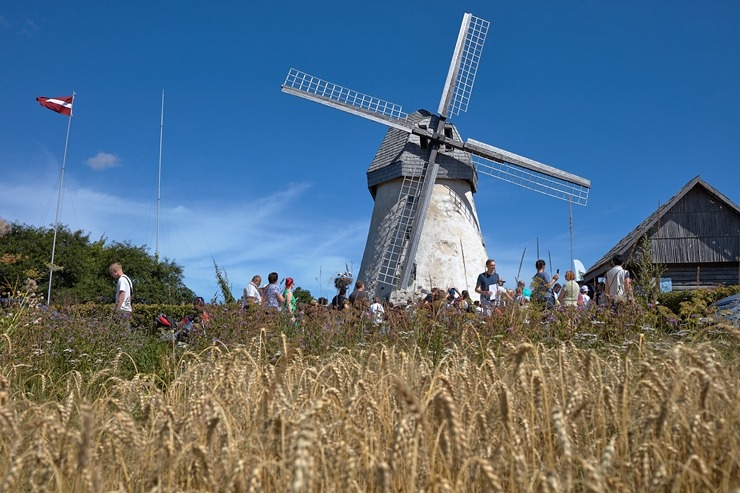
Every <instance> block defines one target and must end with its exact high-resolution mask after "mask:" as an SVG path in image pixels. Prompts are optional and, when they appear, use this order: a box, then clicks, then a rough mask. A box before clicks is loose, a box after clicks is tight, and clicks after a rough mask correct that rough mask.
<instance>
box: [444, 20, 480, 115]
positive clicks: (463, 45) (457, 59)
mask: <svg viewBox="0 0 740 493" xmlns="http://www.w3.org/2000/svg"><path fill="white" fill-rule="evenodd" d="M490 25H491V23H490V22H489V21H487V20H485V19H481V18H480V17H475V16H473V15H472V14H465V16H464V17H463V22H462V25H461V26H460V34H459V35H458V38H457V45H456V46H455V51H454V53H453V55H452V63H451V64H450V70H449V72H448V73H447V80H446V81H445V87H444V89H443V90H442V99H441V100H440V102H439V114H440V115H442V116H443V117H445V118H446V117H448V116H452V115H459V114H460V113H461V112H465V111H468V103H470V96H471V94H472V92H473V84H474V83H475V74H476V73H477V72H478V64H479V63H480V57H481V54H482V53H483V44H484V43H485V42H486V35H487V34H488V28H489V26H490ZM453 81H454V83H453Z"/></svg>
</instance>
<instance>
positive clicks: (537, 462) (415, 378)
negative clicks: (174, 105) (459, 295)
mask: <svg viewBox="0 0 740 493" xmlns="http://www.w3.org/2000/svg"><path fill="white" fill-rule="evenodd" d="M262 349H263V347H262V345H261V342H260V338H255V341H254V342H253V344H252V345H251V346H248V347H244V348H241V349H236V350H231V351H227V350H225V349H221V350H219V349H216V348H212V349H209V350H208V351H205V352H203V353H201V354H200V355H189V356H188V357H187V358H183V359H182V360H181V364H180V365H179V366H178V367H177V368H176V369H175V370H174V371H175V372H176V373H177V377H176V378H175V379H174V380H173V381H172V382H171V383H170V384H167V385H165V386H163V385H162V384H161V382H158V381H157V380H156V378H155V377H153V376H147V375H138V376H137V377H136V378H133V379H131V380H122V379H119V378H114V377H112V376H111V373H110V372H107V371H103V372H99V373H97V374H94V375H90V376H88V377H85V378H83V376H82V375H80V374H79V373H76V372H72V373H70V374H69V376H68V379H67V381H66V382H63V383H60V382H57V384H58V385H59V384H63V385H64V386H65V389H66V395H67V398H66V399H65V400H64V401H63V402H42V403H39V402H37V401H31V400H28V399H26V398H25V397H23V392H22V391H21V389H13V388H12V387H11V385H12V384H11V382H12V381H13V379H12V375H11V373H12V368H8V369H5V370H4V371H3V372H2V373H0V426H2V433H1V434H0V437H1V438H0V492H10V491H57V492H70V491H74V492H101V491H130V492H152V491H168V492H169V491H214V492H215V491H219V492H231V491H233V492H241V491H250V492H251V491H254V492H258V491H265V492H271V491H286V490H287V491H294V492H308V491H341V492H352V491H357V492H365V491H394V492H398V491H403V492H417V491H429V492H434V491H455V492H458V491H486V492H488V491H509V492H514V491H516V492H527V491H537V492H539V491H591V492H613V491H646V492H650V491H660V492H663V491H681V492H700V491H701V492H704V491H732V490H733V488H734V489H737V488H740V405H738V402H740V385H738V381H737V375H738V373H739V370H740V365H738V363H737V361H734V360H731V361H727V358H724V359H721V358H719V357H718V356H717V354H715V352H714V351H713V350H712V348H711V347H710V346H708V345H694V346H687V345H682V344H677V345H675V346H673V347H671V348H670V349H668V350H657V349H648V348H646V347H634V346H633V347H630V348H628V349H627V350H621V349H613V350H611V352H608V351H602V352H599V353H596V352H594V351H592V350H584V349H577V348H575V347H573V346H569V345H563V346H560V347H555V348H546V347H544V346H541V345H532V344H528V343H522V344H519V345H518V346H511V347H508V348H504V350H502V351H500V352H499V353H497V354H507V355H508V356H497V355H494V354H493V353H491V352H490V351H489V352H486V353H485V354H484V355H483V356H482V357H481V355H480V354H478V353H474V352H472V351H469V350H466V349H464V348H460V347H455V348H453V349H452V350H451V351H448V352H447V354H446V355H445V356H444V358H443V359H442V360H441V361H439V362H438V363H437V364H436V365H435V364H433V363H432V362H431V360H430V359H429V358H428V357H426V356H424V355H422V354H419V353H406V352H401V351H400V350H399V349H397V348H396V347H394V346H384V345H375V346H372V347H370V348H365V349H359V350H355V351H352V352H350V351H347V350H340V351H336V352H332V353H327V354H326V355H325V356H323V357H321V358H318V357H316V356H306V355H304V354H303V353H302V352H301V350H300V349H296V348H295V347H291V346H290V345H289V343H288V340H287V339H283V348H282V351H281V356H280V357H279V358H277V359H276V360H273V359H272V358H270V357H267V356H265V355H264V354H263V351H262ZM471 354H475V356H471ZM185 361H188V363H185ZM93 383H94V384H95V389H96V390H95V392H93V391H92V390H91V388H92V387H91V386H92V385H93ZM101 383H102V385H101Z"/></svg>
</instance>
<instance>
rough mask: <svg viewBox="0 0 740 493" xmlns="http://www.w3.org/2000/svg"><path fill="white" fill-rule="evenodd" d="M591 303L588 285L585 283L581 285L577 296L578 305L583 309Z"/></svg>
mask: <svg viewBox="0 0 740 493" xmlns="http://www.w3.org/2000/svg"><path fill="white" fill-rule="evenodd" d="M590 304H591V297H590V296H589V295H588V286H586V285H585V284H584V285H583V286H581V294H580V295H579V296H578V306H582V307H583V308H584V309H585V308H588V305H590Z"/></svg>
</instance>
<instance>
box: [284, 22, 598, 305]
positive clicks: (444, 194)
mask: <svg viewBox="0 0 740 493" xmlns="http://www.w3.org/2000/svg"><path fill="white" fill-rule="evenodd" d="M489 26H490V23H489V22H488V21H486V20H484V19H481V18H479V17H475V16H473V15H472V14H465V15H464V16H463V21H462V25H461V27H460V33H459V35H458V38H457V44H456V46H455V51H454V53H453V55H452V62H451V64H450V69H449V71H448V73H447V79H446V81H445V85H444V89H443V90H442V98H441V100H440V103H439V108H438V111H437V114H432V113H430V112H428V111H425V110H419V111H416V112H414V113H411V114H407V113H404V112H403V109H402V107H401V106H400V105H397V104H394V103H390V102H388V101H384V100H382V99H378V98H376V97H373V96H368V95H366V94H362V93H360V92H357V91H354V90H352V89H347V88H345V87H342V86H339V85H337V84H334V83H331V82H328V81H325V80H322V79H320V78H318V77H314V76H312V75H309V74H307V73H305V72H302V71H300V70H296V69H293V68H291V69H290V70H289V71H288V75H287V77H286V79H285V82H284V83H283V85H282V87H281V89H282V91H283V92H285V93H288V94H292V95H294V96H298V97H302V98H305V99H309V100H311V101H314V102H317V103H320V104H324V105H327V106H330V107H332V108H335V109H339V110H342V111H346V112H348V113H352V114H354V115H357V116H360V117H363V118H367V119H369V120H373V121H375V122H378V123H382V124H384V125H387V126H389V127H390V128H389V130H388V133H387V134H386V137H385V139H384V140H383V143H382V144H381V146H380V149H379V150H378V152H377V154H376V156H375V158H374V159H373V162H372V163H371V165H370V168H369V169H368V172H367V175H368V188H369V189H370V193H371V194H372V195H373V198H374V200H375V206H374V209H373V217H372V219H371V223H370V231H369V233H368V239H367V243H366V245H365V253H364V255H363V258H362V264H361V267H360V272H359V275H358V276H357V278H358V279H362V280H363V281H364V282H365V285H366V289H367V290H368V291H369V292H373V291H374V292H375V294H377V295H378V296H380V297H381V298H388V297H389V296H390V294H391V293H392V292H393V291H394V290H396V289H408V288H412V287H414V286H419V285H422V286H428V287H431V285H435V286H441V287H444V288H446V287H449V286H457V287H460V288H461V289H468V290H472V288H474V286H475V279H476V277H477V274H478V271H479V270H480V269H481V268H482V265H483V263H484V262H485V259H486V258H487V257H488V255H487V253H486V247H485V244H484V242H483V237H482V234H481V231H480V224H479V221H478V214H477V211H476V208H475V204H474V202H473V197H472V195H473V193H475V192H476V191H477V186H478V173H482V174H485V175H490V176H493V177H495V178H499V179H501V180H504V181H506V182H509V183H512V184H514V185H518V186H521V187H524V188H527V189H530V190H533V191H536V192H540V193H543V194H546V195H549V196H551V197H555V198H557V199H561V200H565V201H567V202H569V203H571V204H576V205H582V206H585V205H586V203H587V201H588V193H589V190H590V188H591V183H590V181H589V180H587V179H584V178H581V177H579V176H576V175H573V174H570V173H567V172H565V171H562V170H559V169H557V168H553V167H551V166H548V165H546V164H542V163H539V162H537V161H534V160H531V159H528V158H526V157H522V156H518V155H516V154H513V153H511V152H508V151H505V150H503V149H499V148H496V147H493V146H491V145H488V144H485V143H483V142H479V141H476V140H473V139H467V140H466V141H465V142H463V141H462V138H461V137H460V134H459V133H458V131H457V128H456V127H455V126H454V125H452V124H451V123H450V122H449V121H448V118H449V117H451V116H454V115H458V114H460V113H461V112H465V111H467V108H468V103H469V101H470V96H471V93H472V89H473V83H474V82H475V75H476V72H477V70H478V64H479V61H480V57H481V52H482V50H483V44H484V42H485V38H486V35H487V33H488V28H489ZM430 284H431V285H430Z"/></svg>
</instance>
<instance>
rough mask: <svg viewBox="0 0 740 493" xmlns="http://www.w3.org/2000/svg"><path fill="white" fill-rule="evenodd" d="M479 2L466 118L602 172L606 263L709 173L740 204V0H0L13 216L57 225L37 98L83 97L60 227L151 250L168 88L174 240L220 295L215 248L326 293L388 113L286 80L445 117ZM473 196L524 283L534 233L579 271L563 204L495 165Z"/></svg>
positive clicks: (59, 130) (600, 239) (593, 216)
mask: <svg viewBox="0 0 740 493" xmlns="http://www.w3.org/2000/svg"><path fill="white" fill-rule="evenodd" d="M465 12H472V13H473V14H474V15H476V16H478V17H482V18H484V19H487V20H489V21H491V29H490V31H489V34H488V38H487V40H486V44H485V48H484V50H483V57H482V60H481V64H480V68H479V70H478V74H477V78H476V83H475V88H474V90H473V95H472V99H471V103H470V108H469V110H468V112H467V113H463V114H461V115H459V116H456V117H455V118H454V119H452V122H453V123H454V124H456V125H457V127H458V130H459V131H460V132H461V134H462V136H463V138H464V139H467V138H473V139H476V140H480V141H483V142H486V143H488V144H491V145H494V146H496V147H501V148H503V149H506V150H508V151H511V152H514V153H517V154H520V155H524V156H526V157H529V158H531V159H535V160H538V161H541V162H544V163H547V164H549V165H551V166H555V167H557V168H561V169H563V170H566V171H569V172H571V173H574V174H577V175H580V176H583V177H585V178H588V179H590V180H591V182H592V191H591V196H590V200H589V204H588V206H587V207H585V208H584V207H574V208H573V257H575V258H577V259H580V260H581V261H582V262H583V263H584V264H585V265H586V267H589V266H590V265H591V264H593V263H594V262H595V261H596V260H598V259H599V258H600V257H601V256H602V255H603V254H604V253H605V252H606V251H607V250H608V249H609V248H611V247H612V246H613V245H614V244H615V243H616V242H617V241H618V240H619V239H621V238H622V237H623V236H624V235H625V234H626V233H628V232H629V231H631V230H632V229H633V228H634V227H635V226H637V225H638V224H639V223H640V222H641V221H642V220H643V219H644V218H645V217H647V216H648V215H649V214H650V213H651V212H653V211H654V210H655V209H656V208H657V207H658V205H659V204H661V203H663V202H665V201H666V200H668V199H669V198H670V197H671V196H672V195H673V194H675V193H676V192H677V191H678V190H679V189H680V188H681V187H682V186H683V185H684V184H685V183H687V182H688V181H689V180H691V179H692V178H693V177H694V176H696V175H701V177H702V178H703V179H704V180H706V181H707V182H708V183H709V184H711V185H712V186H714V187H715V188H717V189H718V190H719V191H721V192H722V193H724V194H725V195H726V196H727V197H728V198H730V199H731V200H733V201H734V202H735V203H740V192H739V191H738V185H739V184H740V166H738V160H739V156H740V51H739V49H738V47H740V29H737V25H738V23H739V22H740V3H738V2H735V1H716V2H693V1H674V2H657V1H626V2H603V1H565V2H550V1H526V0H525V1H514V0H511V1H495V2H493V1H470V2H464V1H461V2H450V1H444V2H443V1H436V0H430V1H425V2H417V1H397V0H396V1H387V0H378V1H375V2H372V4H368V3H365V2H363V3H360V2H320V1H317V2H298V1H283V2H260V3H258V4H256V5H255V4H253V3H252V2H199V3H192V4H191V3H175V2H143V1H139V0H134V1H131V2H126V4H125V6H123V4H120V3H118V2H110V1H102V2H80V1H71V2H65V4H64V5H63V6H62V5H60V4H59V3H57V2H50V1H48V0H42V1H40V2H31V3H29V2H4V3H2V4H0V87H1V88H2V91H3V93H4V94H5V97H6V101H5V103H4V105H3V112H2V114H3V116H4V118H0V170H2V171H1V174H0V217H2V218H4V219H5V220H7V221H18V222H23V223H27V224H31V225H34V226H50V225H52V224H53V222H54V217H55V212H56V203H57V202H56V201H57V190H58V186H59V173H60V169H61V162H62V157H63V152H64V141H65V133H66V127H67V118H66V117H64V116H61V115H58V114H55V113H53V112H51V111H49V110H47V109H44V108H42V107H41V106H39V105H38V104H37V103H36V101H35V97H36V96H65V95H70V94H71V93H72V91H76V93H77V99H76V100H75V105H74V118H73V120H72V127H71V135H70V141H69V151H68V157H67V165H66V172H65V183H64V193H63V204H62V213H61V222H62V223H64V224H66V225H68V226H69V227H70V228H72V229H73V230H78V229H80V230H83V231H86V232H89V233H90V236H91V239H93V240H95V239H98V238H100V237H105V238H107V239H108V240H109V241H130V242H132V243H133V244H135V245H148V246H149V247H150V248H151V251H152V252H153V251H154V246H155V242H156V210H157V166H158V155H159V123H160V109H161V92H162V90H163V89H164V90H165V117H164V119H165V123H164V139H163V141H164V146H163V155H162V189H161V214H160V233H159V253H160V255H161V256H164V257H167V258H169V259H171V260H174V261H175V262H177V263H178V264H179V265H182V266H183V267H184V270H185V282H186V284H187V285H188V286H189V287H190V288H191V289H193V290H194V291H196V292H197V293H198V294H200V295H202V296H205V297H211V296H213V295H214V294H216V293H217V291H218V289H217V286H216V282H215V275H214V271H213V260H212V259H215V260H216V262H217V263H218V265H219V266H220V267H221V268H223V269H224V270H225V271H226V273H227V275H228V277H229V279H230V281H231V283H232V285H233V287H234V290H235V291H237V292H241V289H242V288H243V286H244V284H245V283H247V282H248V281H249V279H250V278H251V276H252V275H253V274H255V273H259V274H261V275H262V276H263V278H265V277H266V275H267V274H268V273H269V272H270V271H273V270H274V271H277V272H279V273H280V275H281V277H284V276H291V277H293V278H294V279H295V280H296V283H297V285H299V286H302V287H304V288H306V289H310V290H311V292H312V293H313V294H314V296H321V295H323V296H328V297H330V296H332V295H333V294H334V290H333V288H332V284H331V279H332V278H333V276H334V275H335V274H336V273H337V272H340V271H344V269H345V264H347V265H348V266H349V267H350V268H351V269H352V270H354V271H355V272H357V271H358V270H359V267H360V265H359V264H360V260H361V258H362V252H363V248H364V243H365V239H366V236H367V229H368V225H369V221H370V215H371V212H372V207H373V203H372V198H371V196H370V194H369V192H368V191H367V182H366V175H365V172H366V169H367V167H368V165H369V164H370V162H371V161H372V159H373V157H374V155H375V152H376V150H377V148H378V146H379V145H380V143H381V141H382V139H383V137H384V135H385V132H386V128H385V127H384V126H383V125H380V124H377V123H374V122H371V121H368V120H365V119H362V118H358V117H355V116H352V115H349V114H346V113H343V112H339V111H336V110H333V109H330V108H327V107H325V106H322V105H318V104H315V103H312V102H309V101H306V100H303V99H299V98H295V97H292V96H288V95H286V94H283V93H282V92H281V91H280V85H281V83H282V82H283V80H284V78H285V75H286V73H287V71H288V69H289V68H290V67H295V68H298V69H300V70H303V71H305V72H308V73H310V74H312V75H315V76H318V77H321V78H323V79H326V80H329V81H331V82H334V83H337V84H340V85H343V86H345V87H348V88H351V89H355V90H357V91H360V92H364V93H367V94H370V95H372V96H375V97H378V98H382V99H385V100H388V101H392V102H394V103H397V104H400V105H403V109H404V111H406V112H412V111H414V110H417V109H420V108H424V109H428V110H431V111H436V109H437V105H438V103H439V98H440V94H441V91H442V87H443V85H444V80H445V77H446V75H447V69H448V66H449V61H450V57H451V55H452V50H453V48H454V44H455V40H456V38H457V33H458V30H459V27H460V21H461V19H462V16H463V14H464V13H465ZM475 200H476V205H477V208H478V214H479V217H480V220H481V223H482V229H483V234H484V238H485V240H486V245H487V247H488V252H489V255H490V256H491V257H493V258H495V259H496V261H497V264H498V271H499V273H500V274H502V276H503V277H504V278H505V279H507V280H510V282H508V283H507V286H509V287H513V284H514V283H513V279H514V277H515V276H517V274H518V270H519V263H520V259H521V257H522V252H523V251H524V250H525V248H526V254H525V257H524V265H523V266H522V271H521V274H520V277H522V278H529V277H530V276H531V275H532V274H533V273H534V262H535V260H536V259H537V257H536V255H537V254H536V252H537V243H538V242H539V249H540V256H541V257H543V258H545V259H546V260H547V259H548V257H551V258H552V264H553V267H554V268H560V270H561V272H562V271H564V270H566V269H568V268H569V263H570V258H571V240H570V234H569V213H568V204H567V203H565V202H562V201H558V200H555V199H551V198H549V197H545V196H541V195H539V194H536V193H533V192H530V191H528V190H524V189H520V188H518V187H515V186H513V185H510V184H507V183H504V182H500V181H497V180H495V179H493V178H490V177H487V176H481V177H480V184H479V191H478V193H477V194H476V195H475ZM484 262H485V259H481V262H480V264H481V270H483V266H484ZM124 269H125V266H124Z"/></svg>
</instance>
